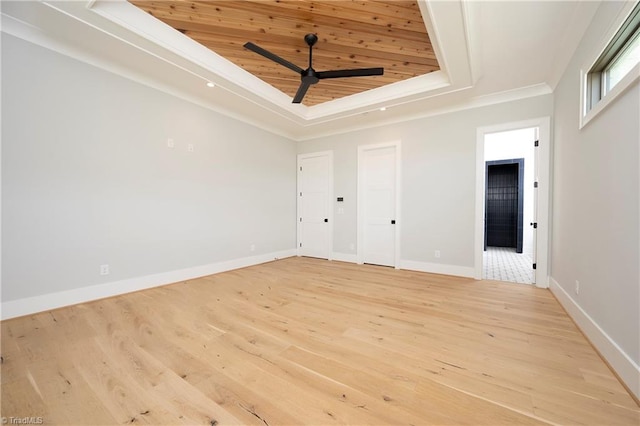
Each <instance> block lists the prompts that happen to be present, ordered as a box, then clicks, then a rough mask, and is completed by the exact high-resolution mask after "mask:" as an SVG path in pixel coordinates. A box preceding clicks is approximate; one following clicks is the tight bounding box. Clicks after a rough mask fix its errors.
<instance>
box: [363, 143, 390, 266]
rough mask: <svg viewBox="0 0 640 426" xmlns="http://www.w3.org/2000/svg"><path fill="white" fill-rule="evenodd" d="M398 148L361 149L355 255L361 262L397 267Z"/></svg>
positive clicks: (388, 146) (377, 147)
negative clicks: (356, 254)
mask: <svg viewBox="0 0 640 426" xmlns="http://www.w3.org/2000/svg"><path fill="white" fill-rule="evenodd" d="M397 156H398V146H397V145H396V144H393V145H386V146H373V147H361V149H360V152H359V154H358V169H359V183H358V191H359V197H360V198H359V210H360V212H359V217H358V220H359V231H360V233H359V238H358V255H359V259H358V260H359V261H360V262H362V263H372V264H376V265H385V266H397V262H396V250H397V236H398V234H397V232H398V225H397V217H396V216H397V213H398V212H397V180H398V179H397V176H398V164H397Z"/></svg>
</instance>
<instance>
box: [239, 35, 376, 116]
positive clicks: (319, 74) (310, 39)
mask: <svg viewBox="0 0 640 426" xmlns="http://www.w3.org/2000/svg"><path fill="white" fill-rule="evenodd" d="M304 41H305V42H306V43H307V44H308V45H309V68H307V69H306V70H303V69H302V68H300V67H299V66H297V65H296V64H293V63H291V62H289V61H287V60H286V59H283V58H281V57H280V56H278V55H276V54H273V53H271V52H269V51H268V50H265V49H263V48H261V47H260V46H256V45H255V44H253V43H251V42H247V43H245V44H244V47H245V48H247V49H249V50H251V51H253V52H255V53H257V54H259V55H262V56H264V57H265V58H267V59H271V60H272V61H274V62H277V63H279V64H280V65H283V66H285V67H287V68H289V69H290V70H292V71H295V72H297V73H298V74H300V79H301V82H300V87H298V91H297V92H296V95H295V97H294V98H293V103H294V104H299V103H300V102H302V99H303V98H304V95H305V94H306V93H307V90H309V86H311V85H312V84H316V83H317V82H318V81H320V80H322V79H325V78H342V77H367V76H371V75H382V74H384V68H358V69H352V70H333V71H316V70H314V69H313V67H312V66H311V62H312V54H313V45H314V44H316V42H317V41H318V36H316V35H315V34H307V35H306V36H304Z"/></svg>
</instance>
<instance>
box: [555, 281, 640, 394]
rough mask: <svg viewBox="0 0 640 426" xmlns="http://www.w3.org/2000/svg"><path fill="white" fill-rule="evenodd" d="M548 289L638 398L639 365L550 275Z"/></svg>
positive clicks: (639, 384) (639, 382)
mask: <svg viewBox="0 0 640 426" xmlns="http://www.w3.org/2000/svg"><path fill="white" fill-rule="evenodd" d="M549 283H550V286H549V288H550V290H551V292H552V293H553V295H554V296H555V297H556V299H558V301H559V302H560V304H561V305H562V306H563V307H564V309H565V310H566V311H567V313H568V314H569V316H571V318H572V319H573V320H574V321H575V323H576V324H577V325H578V327H579V328H580V330H581V331H582V332H583V333H584V334H585V336H587V338H588V339H589V341H590V342H591V343H592V344H593V346H595V347H596V349H597V350H598V352H600V354H601V355H602V356H603V357H604V359H606V360H607V362H608V363H609V365H610V366H611V368H613V369H614V370H615V372H616V373H617V374H618V376H619V377H620V379H621V380H622V381H623V382H624V383H625V385H627V387H628V388H629V389H630V390H631V392H633V393H634V394H635V396H636V398H640V366H638V364H636V363H635V362H634V361H633V360H632V359H631V358H630V357H629V355H627V354H626V353H625V352H624V351H623V350H622V348H620V346H618V344H617V343H616V342H615V341H614V340H613V339H612V338H611V337H610V336H609V335H608V334H607V333H606V332H605V331H604V330H603V329H602V328H600V326H599V325H598V324H597V323H596V322H595V321H594V320H593V318H591V317H590V316H589V314H587V313H586V312H585V311H584V310H583V309H582V308H581V307H580V305H578V304H577V303H576V301H575V300H573V298H572V297H571V295H569V293H567V292H566V291H565V289H564V288H562V287H561V286H560V284H559V283H558V282H557V281H556V280H555V279H553V277H551V278H550V279H549Z"/></svg>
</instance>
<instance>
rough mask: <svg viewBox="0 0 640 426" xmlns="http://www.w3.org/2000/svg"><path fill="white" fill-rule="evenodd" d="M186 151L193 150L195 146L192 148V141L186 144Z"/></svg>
mask: <svg viewBox="0 0 640 426" xmlns="http://www.w3.org/2000/svg"><path fill="white" fill-rule="evenodd" d="M187 151H189V152H193V151H195V148H194V146H193V144H192V143H190V144H189V145H187Z"/></svg>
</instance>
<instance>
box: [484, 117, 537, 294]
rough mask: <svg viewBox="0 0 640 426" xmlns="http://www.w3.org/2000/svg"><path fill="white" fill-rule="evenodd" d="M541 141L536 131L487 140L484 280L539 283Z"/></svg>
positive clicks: (501, 134)
mask: <svg viewBox="0 0 640 426" xmlns="http://www.w3.org/2000/svg"><path fill="white" fill-rule="evenodd" d="M536 140H537V128H533V127H532V128H525V129H518V130H511V131H504V132H497V133H487V134H485V135H484V160H485V188H484V225H485V226H484V253H483V269H482V278H483V279H490V280H499V281H510V282H516V283H522V284H533V283H534V282H535V276H534V258H535V255H534V250H535V248H534V240H535V235H534V228H533V226H532V224H533V222H534V220H533V218H534V216H535V212H534V208H535V188H534V181H535V170H536V164H535V162H536V159H535V157H536V155H535V141H536ZM525 223H526V224H527V226H525ZM530 224H531V225H530Z"/></svg>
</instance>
